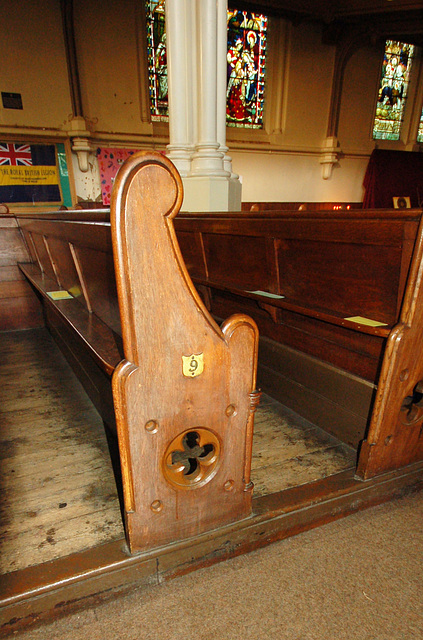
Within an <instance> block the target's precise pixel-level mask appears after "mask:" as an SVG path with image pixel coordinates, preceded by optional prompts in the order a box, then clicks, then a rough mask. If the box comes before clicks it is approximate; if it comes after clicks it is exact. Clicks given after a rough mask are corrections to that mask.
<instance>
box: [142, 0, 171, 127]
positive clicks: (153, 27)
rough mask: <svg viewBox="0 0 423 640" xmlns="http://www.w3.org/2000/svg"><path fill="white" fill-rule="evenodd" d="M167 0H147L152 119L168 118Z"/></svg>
mask: <svg viewBox="0 0 423 640" xmlns="http://www.w3.org/2000/svg"><path fill="white" fill-rule="evenodd" d="M164 7H165V0H146V17H147V47H148V79H149V92H150V110H151V119H152V120H155V121H157V120H159V121H160V120H168V115H169V111H168V87H167V61H166V31H165V8H164Z"/></svg>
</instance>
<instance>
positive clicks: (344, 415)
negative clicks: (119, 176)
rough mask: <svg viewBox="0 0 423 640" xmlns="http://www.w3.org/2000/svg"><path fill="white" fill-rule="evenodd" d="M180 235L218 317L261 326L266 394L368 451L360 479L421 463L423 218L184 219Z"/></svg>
mask: <svg viewBox="0 0 423 640" xmlns="http://www.w3.org/2000/svg"><path fill="white" fill-rule="evenodd" d="M176 230H177V233H178V238H179V242H180V246H181V250H182V253H183V255H184V257H185V261H186V264H187V267H188V270H189V272H190V274H191V277H192V278H193V281H194V282H195V284H196V285H197V287H198V289H199V290H200V291H202V293H203V296H204V300H205V301H206V304H207V306H208V308H209V310H210V311H211V312H212V313H213V314H214V315H215V316H217V317H224V316H225V315H226V314H227V313H230V312H233V311H235V310H236V311H242V312H243V313H248V314H249V315H250V316H251V317H253V318H254V319H255V320H256V322H257V324H258V326H259V330H260V334H261V336H264V337H263V338H262V340H261V345H260V356H259V384H260V385H263V388H264V389H265V390H266V391H268V392H269V393H271V394H272V395H274V396H275V397H277V398H278V399H279V400H281V401H282V402H283V403H284V404H286V405H288V406H290V407H292V408H293V409H295V410H296V411H297V412H298V413H300V414H301V415H303V416H305V417H306V418H308V419H310V420H312V421H313V422H314V423H316V424H318V425H320V426H322V427H323V428H325V429H326V430H328V431H330V432H331V433H333V434H335V435H336V436H338V437H339V438H340V439H341V440H343V441H345V442H347V443H350V444H352V445H353V446H355V447H357V448H359V449H360V456H359V463H358V469H357V473H358V474H359V476H360V477H362V478H370V477H373V476H375V475H377V474H379V473H381V472H383V471H387V470H392V469H396V468H399V467H401V466H403V465H408V464H411V463H413V462H415V461H417V460H421V459H422V457H423V440H422V437H421V431H422V422H423V410H422V409H421V408H420V404H421V398H422V391H423V385H422V383H421V380H422V377H423V356H422V352H421V349H420V344H421V340H422V337H423V318H422V313H423V291H422V279H421V276H422V268H423V266H422V265H423V263H422V251H423V231H422V212H421V211H420V210H408V211H406V212H404V211H398V210H389V211H380V210H378V211H336V212H334V211H327V212H317V213H311V212H307V211H305V212H280V213H276V212H258V213H256V212H250V213H238V214H236V213H235V214H230V213H229V214H201V213H199V214H182V215H180V216H178V218H177V220H176Z"/></svg>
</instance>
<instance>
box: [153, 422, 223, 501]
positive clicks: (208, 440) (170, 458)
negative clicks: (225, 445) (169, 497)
mask: <svg viewBox="0 0 423 640" xmlns="http://www.w3.org/2000/svg"><path fill="white" fill-rule="evenodd" d="M219 462H220V442H219V440H218V437H217V436H216V434H214V433H213V432H212V431H210V430H209V429H206V428H204V427H197V428H195V429H191V430H189V431H184V432H183V433H181V434H179V435H178V436H177V437H176V438H174V440H172V442H171V443H170V445H169V446H168V448H167V449H166V453H165V455H164V459H163V472H164V475H165V477H166V479H167V480H168V481H169V482H170V483H171V484H172V485H174V486H176V487H177V488H179V489H196V488H197V487H201V486H203V485H204V484H206V482H209V480H211V479H212V478H213V476H214V475H215V473H216V471H217V468H218V465H219Z"/></svg>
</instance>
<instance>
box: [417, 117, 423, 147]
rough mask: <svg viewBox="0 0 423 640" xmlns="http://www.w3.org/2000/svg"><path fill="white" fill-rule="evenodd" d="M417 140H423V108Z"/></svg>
mask: <svg viewBox="0 0 423 640" xmlns="http://www.w3.org/2000/svg"><path fill="white" fill-rule="evenodd" d="M417 142H423V109H422V115H421V116H420V122H419V131H418V133H417Z"/></svg>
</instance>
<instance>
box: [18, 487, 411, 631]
mask: <svg viewBox="0 0 423 640" xmlns="http://www.w3.org/2000/svg"><path fill="white" fill-rule="evenodd" d="M422 522H423V493H419V494H415V495H411V496H408V497H406V498H403V499H400V500H397V501H394V502H391V503H388V504H386V505H381V506H378V507H374V508H372V509H369V510H367V511H364V512H361V513H358V514H356V515H353V516H350V517H348V518H344V519H342V520H339V521H337V522H334V523H331V524H328V525H326V526H324V527H319V528H317V529H314V530H313V531H309V532H306V533H304V534H301V535H299V536H296V537H293V538H288V539H287V540H283V541H282V542H279V543H276V544H273V545H271V546H269V547H267V548H265V549H262V550H260V551H257V552H254V553H251V554H249V555H245V556H241V557H239V558H236V559H233V560H229V561H227V562H224V563H220V564H218V565H215V566H213V567H210V568H207V569H202V570H201V571H197V572H194V573H191V574H189V575H187V576H184V577H181V578H178V579H176V580H173V581H170V582H167V583H165V584H162V585H158V586H155V587H151V588H149V589H147V590H145V589H144V590H139V591H136V592H132V593H131V594H130V595H127V596H124V597H120V598H116V599H114V600H113V601H111V602H108V603H104V604H102V605H100V606H97V607H96V608H92V609H90V610H86V611H82V612H79V613H75V614H73V615H70V616H68V617H66V618H62V619H61V620H57V621H56V622H54V623H51V624H49V625H45V626H44V627H40V628H38V629H33V630H31V631H26V632H21V633H19V634H17V633H15V634H14V637H19V638H22V639H25V640H30V639H31V640H39V639H44V638H46V639H47V638H48V639H49V640H65V639H66V640H79V639H81V640H82V639H83V640H97V639H99V640H100V639H102V640H103V639H105V640H109V639H110V640H112V639H113V640H114V639H122V640H150V639H151V640H153V639H154V640H238V639H242V640H268V639H269V640H270V639H272V640H278V639H287V640H344V639H345V640H415V639H416V640H420V639H421V638H423V574H422V568H423V567H422V553H423V531H422Z"/></svg>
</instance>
